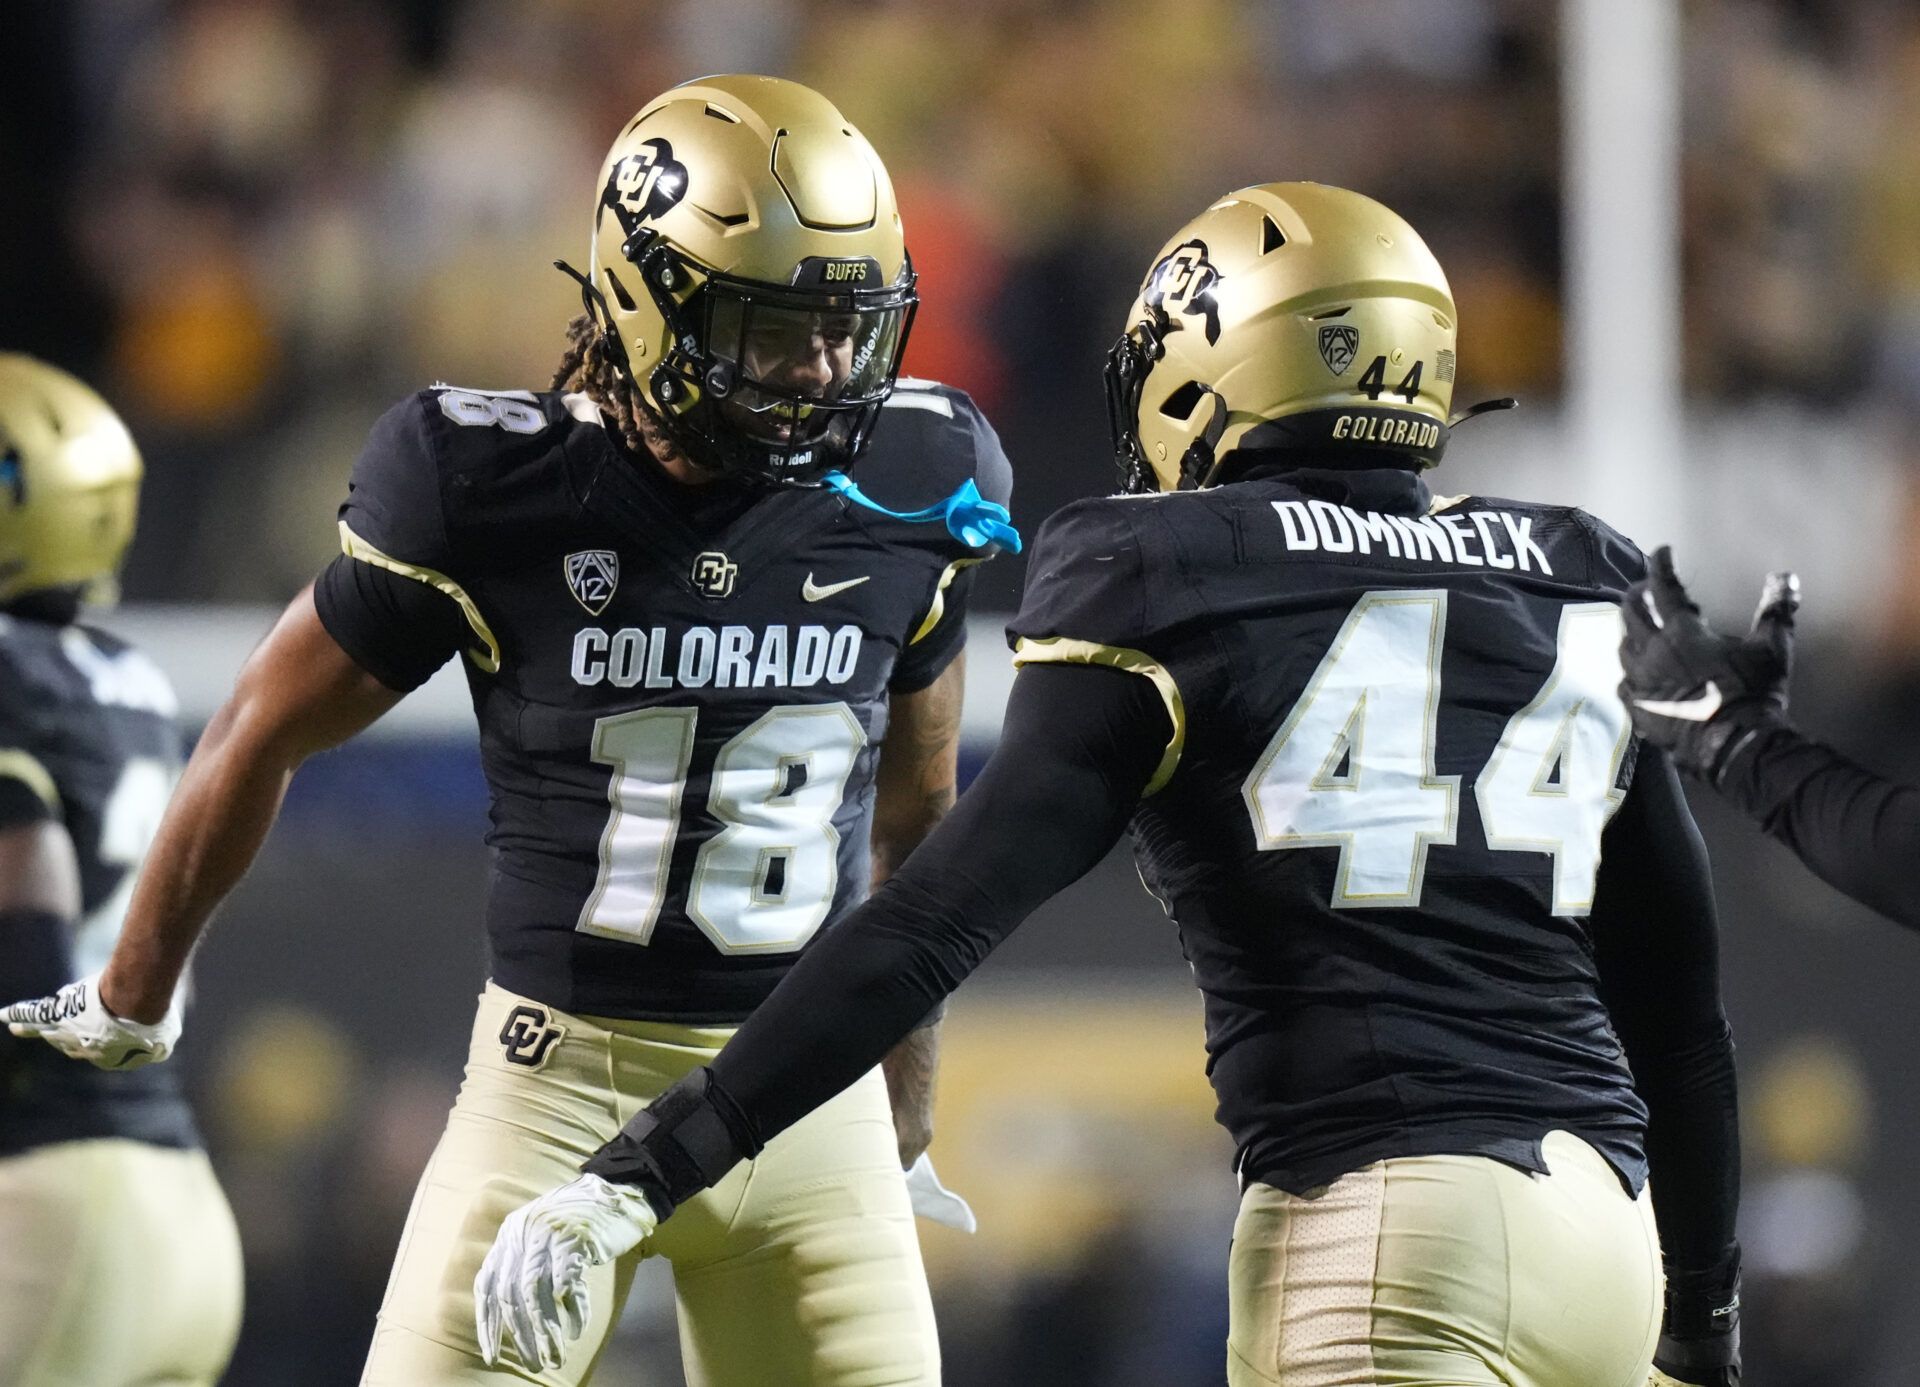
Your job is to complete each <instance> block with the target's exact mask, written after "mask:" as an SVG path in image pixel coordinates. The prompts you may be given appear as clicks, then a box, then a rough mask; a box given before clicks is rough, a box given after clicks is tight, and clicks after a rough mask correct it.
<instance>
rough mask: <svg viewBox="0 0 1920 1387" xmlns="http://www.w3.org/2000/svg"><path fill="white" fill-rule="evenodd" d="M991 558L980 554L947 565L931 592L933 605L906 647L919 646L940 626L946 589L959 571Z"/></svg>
mask: <svg viewBox="0 0 1920 1387" xmlns="http://www.w3.org/2000/svg"><path fill="white" fill-rule="evenodd" d="M992 557H993V556H992V555H991V554H981V555H979V556H978V557H977V558H971V559H955V560H954V561H953V562H952V563H950V564H948V565H947V571H946V572H945V573H942V574H941V575H940V585H939V586H938V587H936V588H935V589H934V590H933V605H932V606H931V607H929V608H927V616H926V619H925V620H924V621H922V622H921V623H920V629H919V630H917V631H915V632H914V633H913V635H912V636H910V637H908V639H907V644H908V645H918V644H920V642H921V641H923V640H925V639H926V638H927V637H928V636H930V635H932V634H933V628H934V627H936V626H938V625H939V624H940V618H941V617H943V616H945V615H946V612H947V589H948V588H949V587H951V586H952V585H953V580H954V578H955V577H957V576H958V575H959V572H960V570H961V569H963V568H972V567H973V566H974V565H975V564H977V563H985V562H986V561H987V560H988V559H990V558H992Z"/></svg>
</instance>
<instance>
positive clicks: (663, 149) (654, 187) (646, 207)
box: [600, 140, 687, 236]
mask: <svg viewBox="0 0 1920 1387" xmlns="http://www.w3.org/2000/svg"><path fill="white" fill-rule="evenodd" d="M686 195H687V166H686V165H685V164H683V163H681V162H680V161H679V160H678V159H675V158H674V157H673V146H672V145H671V144H669V143H667V142H666V141H665V140H647V141H646V142H644V143H643V144H642V145H641V146H640V148H639V149H637V150H636V151H634V152H633V153H632V154H629V155H628V156H627V157H626V158H624V159H622V160H620V161H619V162H618V163H616V164H615V165H614V166H613V168H612V170H611V171H610V172H609V173H608V174H607V186H606V188H605V189H604V190H603V191H602V192H601V194H600V201H601V202H602V203H603V204H604V205H605V206H607V207H611V208H612V209H613V212H614V215H615V216H617V217H618V218H619V219H620V227H621V229H622V230H623V231H625V232H626V233H627V234H628V235H629V236H631V235H632V234H633V233H634V231H635V229H636V228H638V227H639V226H640V224H641V223H642V222H647V221H652V220H653V219H654V218H656V217H664V216H665V215H666V214H667V213H669V212H671V211H672V210H673V209H674V208H675V207H677V206H679V205H680V199H681V198H683V197H685V196H686Z"/></svg>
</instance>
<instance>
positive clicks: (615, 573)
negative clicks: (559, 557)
mask: <svg viewBox="0 0 1920 1387" xmlns="http://www.w3.org/2000/svg"><path fill="white" fill-rule="evenodd" d="M619 586H620V556H619V555H618V554H616V553H614V552H613V551H612V550H611V549H582V550H581V551H580V552H579V553H577V554H569V555H567V587H568V589H569V590H570V591H571V592H572V593H573V600H574V601H576V602H578V603H579V604H580V605H581V606H583V607H585V608H586V609H587V611H588V613H589V614H590V615H592V616H599V615H600V613H602V612H604V611H605V610H606V609H607V603H609V602H611V601H613V590H614V589H615V588H617V587H619Z"/></svg>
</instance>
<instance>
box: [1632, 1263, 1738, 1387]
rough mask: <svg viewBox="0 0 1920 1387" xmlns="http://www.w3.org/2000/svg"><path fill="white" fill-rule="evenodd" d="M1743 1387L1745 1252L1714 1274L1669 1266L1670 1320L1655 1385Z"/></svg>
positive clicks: (1656, 1364)
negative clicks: (1742, 1267) (1742, 1259)
mask: <svg viewBox="0 0 1920 1387" xmlns="http://www.w3.org/2000/svg"><path fill="white" fill-rule="evenodd" d="M1662 1374H1664V1375H1665V1379H1664V1380H1667V1381H1672V1382H1677V1383H1685V1384H1688V1387H1740V1249H1739V1248H1738V1247H1735V1248H1733V1249H1732V1250H1731V1251H1730V1252H1729V1253H1728V1255H1727V1256H1726V1258H1724V1259H1723V1260H1722V1261H1721V1263H1720V1265H1719V1266H1717V1267H1714V1268H1712V1269H1711V1270H1709V1271H1683V1270H1680V1269H1678V1268H1675V1267H1671V1266H1669V1267H1668V1268H1667V1318H1666V1323H1665V1325H1664V1326H1663V1327H1662V1329H1661V1333H1660V1347H1659V1348H1658V1349H1656V1350H1655V1351H1654V1355H1653V1378H1652V1381H1653V1382H1655V1383H1661V1382H1663V1378H1662Z"/></svg>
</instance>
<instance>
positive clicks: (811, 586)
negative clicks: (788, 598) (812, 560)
mask: <svg viewBox="0 0 1920 1387" xmlns="http://www.w3.org/2000/svg"><path fill="white" fill-rule="evenodd" d="M871 577H873V575H872V574H871V573H869V574H867V575H866V576H865V577H862V578H849V579H847V581H846V582H844V583H828V584H827V585H826V586H825V587H821V586H820V585H819V584H818V583H816V582H814V581H813V575H812V574H811V573H809V574H808V575H807V581H806V582H804V583H802V584H801V585H800V595H801V596H802V597H804V598H806V599H807V601H809V602H818V601H820V600H821V599H822V598H826V597H831V596H833V595H834V594H835V593H836V592H845V591H846V590H847V589H848V588H857V587H859V586H860V585H861V584H862V583H864V582H866V581H867V580H868V579H869V578H871Z"/></svg>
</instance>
